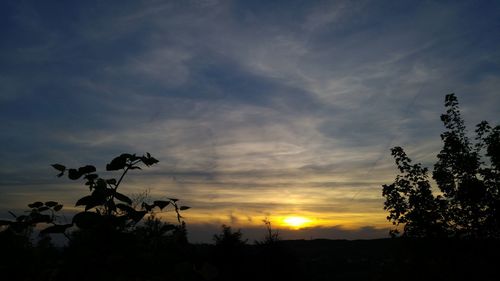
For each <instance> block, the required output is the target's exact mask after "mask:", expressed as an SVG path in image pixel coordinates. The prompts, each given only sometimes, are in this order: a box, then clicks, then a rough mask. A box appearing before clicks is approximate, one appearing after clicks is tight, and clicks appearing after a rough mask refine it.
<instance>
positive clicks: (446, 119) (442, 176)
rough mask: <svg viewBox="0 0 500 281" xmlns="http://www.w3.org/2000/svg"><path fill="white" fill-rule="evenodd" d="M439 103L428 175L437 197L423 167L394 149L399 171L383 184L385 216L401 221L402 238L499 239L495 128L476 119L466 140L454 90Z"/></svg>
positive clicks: (498, 137) (499, 130)
mask: <svg viewBox="0 0 500 281" xmlns="http://www.w3.org/2000/svg"><path fill="white" fill-rule="evenodd" d="M445 107H446V108H447V110H446V113H445V114H443V115H441V120H442V121H443V124H444V126H445V128H446V131H445V132H444V133H442V134H441V139H442V141H443V148H442V150H441V151H440V152H439V154H438V156H437V158H438V161H437V162H436V164H435V165H434V171H433V173H432V176H433V179H434V180H435V181H436V183H437V186H438V188H439V189H440V191H441V192H442V195H438V196H436V197H435V196H434V195H432V192H431V188H430V183H429V179H428V177H427V169H426V168H423V167H422V166H421V165H420V164H415V165H411V164H410V163H411V160H410V159H409V158H408V157H407V156H406V154H405V153H404V151H403V149H402V148H400V147H395V148H393V149H392V155H393V156H394V158H395V160H396V165H397V166H398V168H399V170H400V172H401V175H398V176H397V177H396V180H395V182H394V183H392V184H390V185H383V191H382V194H383V196H385V198H386V201H385V205H384V209H386V210H388V211H389V216H388V217H387V219H388V220H390V221H392V222H393V224H394V225H396V226H397V225H399V224H404V225H405V227H404V233H403V235H404V236H411V237H431V236H441V235H445V236H448V235H452V236H458V237H464V236H466V237H499V236H500V224H499V223H500V184H499V182H500V170H499V168H500V126H496V127H491V126H490V125H489V124H488V122H486V121H483V122H481V123H480V124H478V125H477V129H476V133H477V136H476V138H475V139H476V141H477V142H476V143H475V144H472V143H471V141H470V140H469V138H468V137H467V131H466V127H465V124H464V120H463V119H462V117H461V115H460V110H459V106H458V100H457V98H456V96H455V95H454V94H449V95H446V98H445ZM483 154H484V155H483ZM391 233H392V234H395V233H397V227H396V229H394V230H391Z"/></svg>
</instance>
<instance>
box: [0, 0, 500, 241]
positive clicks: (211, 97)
mask: <svg viewBox="0 0 500 281" xmlns="http://www.w3.org/2000/svg"><path fill="white" fill-rule="evenodd" d="M26 3H27V4H25V5H21V4H16V3H10V4H9V5H8V7H7V8H8V9H2V11H3V13H6V14H7V15H6V16H5V17H2V18H3V20H5V21H6V24H5V25H2V26H3V29H5V30H6V31H7V32H6V37H5V40H4V42H5V43H3V44H2V46H0V50H1V54H0V65H1V66H0V116H1V118H2V120H3V123H2V124H1V125H0V126H1V127H0V129H1V130H0V140H1V141H0V144H1V145H2V147H3V148H4V149H3V150H2V151H1V152H0V157H2V159H3V163H5V164H3V166H2V169H1V170H0V178H1V180H0V184H1V185H2V187H1V188H2V190H3V191H4V192H5V193H6V194H7V193H8V194H10V195H9V197H8V199H1V200H0V206H2V207H1V208H7V207H8V206H14V205H15V206H21V205H22V204H21V202H20V200H18V199H15V198H14V196H15V195H14V194H16V195H19V196H21V195H20V193H16V192H12V190H14V189H15V188H16V187H17V186H21V185H23V184H24V185H26V186H28V185H29V186H30V187H33V188H35V186H37V184H40V183H43V185H40V186H39V187H38V191H37V192H36V193H33V196H35V195H36V196H39V195H40V194H43V193H44V191H47V192H50V193H51V194H52V192H55V191H54V190H52V189H50V188H49V187H48V186H49V183H56V180H57V179H54V178H53V177H52V174H50V169H47V167H49V166H48V165H50V164H52V163H56V162H61V163H63V164H68V165H72V166H75V167H76V166H78V165H82V164H93V163H95V164H96V165H97V166H98V167H104V165H105V164H106V162H107V161H109V160H110V159H111V158H112V157H114V156H115V155H117V154H120V153H122V152H138V153H142V152H146V151H147V152H151V153H152V154H153V155H154V156H155V157H157V158H158V159H160V161H161V162H160V164H159V165H158V166H157V167H154V168H152V169H150V170H146V171H144V174H143V175H141V174H138V173H137V174H133V175H132V176H133V177H131V178H130V180H129V181H128V183H129V184H128V185H127V186H124V189H125V190H126V191H127V192H131V193H132V192H134V190H136V189H144V188H151V189H152V191H153V193H154V195H157V196H165V195H162V194H164V193H169V194H177V195H178V196H179V197H182V199H184V200H186V201H187V202H188V203H189V204H191V205H192V207H193V209H191V210H190V212H191V213H192V214H193V217H192V219H193V220H194V221H193V223H198V222H199V221H201V220H203V219H207V218H208V217H209V214H210V213H212V214H214V213H216V214H217V218H214V219H213V222H214V223H219V222H223V221H227V222H231V221H232V222H234V223H236V222H237V223H241V224H244V222H247V221H248V220H247V217H249V216H250V218H251V219H252V218H253V217H252V216H256V217H258V216H261V215H264V214H265V213H269V214H273V213H277V214H280V215H285V213H286V211H289V213H291V212H292V211H293V212H310V213H313V212H317V214H318V217H322V218H324V219H325V220H329V223H330V225H329V226H332V224H334V223H335V219H340V218H338V217H337V218H333V217H332V216H333V215H334V214H335V213H338V214H339V216H344V215H346V214H348V215H349V216H350V217H349V219H352V220H353V221H355V224H356V226H357V227H362V226H365V225H375V226H376V227H377V228H378V227H381V225H382V224H383V223H384V222H385V215H384V213H383V210H381V208H382V202H383V198H382V197H381V194H380V193H381V191H380V189H381V187H380V186H381V184H383V183H388V182H390V181H392V180H393V177H394V175H395V172H396V171H395V169H394V167H393V160H392V159H391V157H390V155H389V148H390V147H392V146H395V145H401V146H404V147H405V149H406V150H407V152H408V153H409V155H410V156H411V157H412V158H413V159H414V160H416V161H417V162H424V163H425V164H429V165H430V164H432V162H433V161H434V159H435V154H436V153H437V152H438V150H439V148H440V142H439V141H440V139H439V133H440V132H441V131H442V125H441V124H440V121H439V115H440V114H441V112H442V111H443V107H442V103H443V98H444V95H445V94H448V93H450V92H456V93H457V94H458V97H459V100H460V102H461V106H462V107H461V108H462V109H463V115H464V118H465V119H466V121H467V124H468V126H469V129H470V130H471V131H472V126H473V125H474V124H476V123H477V122H479V121H481V120H483V119H485V120H490V121H491V122H492V123H498V120H496V119H497V118H498V117H497V116H496V115H495V113H496V109H497V108H498V105H499V103H500V100H499V98H498V95H497V89H498V84H499V79H498V78H496V77H498V72H499V69H500V68H499V65H500V56H499V52H498V49H499V48H498V47H499V45H500V44H499V43H500V41H499V39H498V38H500V36H499V35H500V34H499V32H498V29H495V28H494V27H495V26H497V25H498V20H497V19H498V18H500V15H498V9H495V7H490V6H489V5H495V4H487V3H486V4H485V3H482V4H478V5H477V6H474V5H473V4H470V3H466V2H461V3H459V4H457V5H448V4H446V3H430V2H421V3H413V4H411V5H410V6H408V5H403V4H399V3H390V2H380V1H362V2H356V3H347V2H346V3H343V2H341V3H328V2H325V3H320V2H307V3H298V2H290V3H288V4H287V6H286V7H285V6H283V4H276V3H270V2H259V3H257V2H255V3H249V2H246V1H233V2H225V1H220V2H219V1H189V2H183V3H175V2H167V3H159V2H155V1H148V2H133V1H131V2H127V3H125V4H123V5H120V6H116V5H109V4H107V3H101V2H99V3H91V2H85V3H84V2H82V3H79V4H78V5H76V6H75V5H73V6H72V7H71V8H70V7H67V6H63V5H62V4H59V5H55V4H53V5H52V6H54V7H53V9H49V8H47V7H43V6H40V5H38V4H33V3H29V2H26ZM66 10H67V11H68V12H67V13H62V12H61V11H66ZM479 15H480V16H479ZM134 177H136V179H134ZM45 184H47V185H45ZM54 186H56V187H57V188H56V189H57V190H59V188H61V190H63V187H62V186H60V185H54ZM20 190H22V192H24V193H28V192H29V191H30V190H29V188H25V189H20ZM162 192H163V193H162ZM60 194H63V193H60ZM64 194H66V193H64ZM26 196H27V195H26ZM61 196H62V195H61ZM64 196H65V198H68V200H69V201H70V198H72V197H71V196H74V195H73V193H71V192H70V193H68V195H64ZM66 196H67V197H66ZM21 197H23V198H25V195H22V196H21ZM3 198H7V197H3ZM10 202H11V203H10ZM23 204H24V203H23ZM16 208H17V207H16ZM377 210H378V211H377ZM369 214H373V215H372V216H371V215H369ZM219 216H220V217H219ZM375 217H376V218H375ZM344 219H345V218H344ZM196 220H198V221H196ZM371 220H375V221H376V223H375V224H370V223H368V222H367V221H371ZM257 221H258V219H253V221H252V223H257ZM324 227H328V226H324ZM370 231H371V230H370ZM370 231H368V232H370ZM318 233H319V232H318ZM338 233H339V235H341V233H343V232H338ZM344 234H345V235H351V234H348V233H344ZM353 235H354V234H353ZM356 235H360V236H362V234H356ZM353 237H354V236H353Z"/></svg>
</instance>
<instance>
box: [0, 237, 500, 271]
mask: <svg viewBox="0 0 500 281" xmlns="http://www.w3.org/2000/svg"><path fill="white" fill-rule="evenodd" d="M122 246H123V245H122ZM2 247H3V248H2V249H0V250H1V257H2V258H1V261H2V263H1V266H0V280H5V281H10V280H37V281H42V280H86V281H91V280H106V281H111V280H122V281H125V280H214V281H217V280H398V279H402V280H500V243H499V241H494V240H488V241H485V240H481V241H473V240H465V241H464V240H461V241H459V240H403V239H380V240H364V241H345V240H294V241H280V242H278V243H272V244H263V245H244V246H241V245H239V246H238V245H236V246H234V245H233V246H231V245H226V246H223V247H221V246H218V247H216V246H214V245H192V244H185V245H183V246H181V245H178V244H176V245H175V246H172V245H170V246H165V245H158V246H157V247H156V248H151V249H148V250H145V249H141V248H134V247H131V245H127V247H125V246H123V247H122V248H120V249H121V250H117V249H118V248H114V250H112V248H110V247H109V245H105V244H102V245H99V246H98V249H97V248H96V249H89V248H86V247H84V248H78V246H74V247H73V248H72V249H71V250H68V249H66V250H62V249H54V248H45V249H42V248H37V249H35V250H33V249H31V250H25V251H19V250H16V251H13V250H14V249H13V248H12V247H10V246H9V245H5V244H3V245H2Z"/></svg>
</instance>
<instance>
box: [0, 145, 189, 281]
mask: <svg viewBox="0 0 500 281" xmlns="http://www.w3.org/2000/svg"><path fill="white" fill-rule="evenodd" d="M156 163H158V160H157V159H155V158H154V157H152V156H151V155H150V154H149V153H147V154H145V155H143V156H136V155H135V154H122V155H120V156H118V157H115V158H114V159H112V161H111V162H110V163H109V164H107V165H106V170H107V171H118V172H120V173H119V176H118V177H117V178H103V177H100V176H99V175H98V174H97V173H96V168H95V167H94V166H92V165H85V166H82V167H80V168H77V169H75V168H66V167H65V166H64V165H61V164H53V165H52V167H53V168H54V169H56V170H57V171H58V174H57V176H58V177H62V176H65V175H67V177H68V178H69V179H70V180H75V181H76V180H80V179H83V181H84V184H85V186H87V188H88V189H89V191H90V195H87V196H84V197H82V198H80V199H78V200H77V202H76V204H75V206H77V207H78V206H82V207H83V208H84V210H83V211H81V212H78V213H77V214H75V215H74V216H73V219H72V222H71V223H69V224H60V223H59V222H58V215H57V214H58V213H59V212H60V211H61V210H62V209H63V205H61V204H59V203H58V202H55V201H48V202H45V203H43V202H41V201H37V202H34V203H31V204H29V205H28V207H29V208H30V209H31V210H30V211H28V212H27V214H26V215H19V216H17V215H15V214H13V213H11V215H12V216H13V217H14V220H11V221H10V220H2V221H0V224H1V226H2V227H3V228H4V230H3V231H2V232H0V240H1V244H2V245H9V246H8V248H7V247H5V249H6V250H7V251H5V252H4V254H6V255H7V256H8V259H5V260H4V259H2V264H5V265H8V266H7V267H6V270H5V271H4V272H3V274H4V275H5V276H8V277H9V278H10V279H9V280H31V279H33V280H34V279H35V278H34V276H31V275H30V274H34V273H35V272H37V270H34V271H25V270H24V271H23V270H22V266H21V265H22V263H19V262H17V261H19V260H23V259H26V256H34V257H36V256H37V255H38V254H37V253H38V252H39V251H40V250H41V249H43V248H44V247H45V246H44V245H47V246H48V248H51V247H50V234H58V233H59V234H64V235H65V236H66V237H67V238H68V239H69V243H68V245H67V247H65V249H64V252H63V253H62V256H59V257H60V260H59V261H57V258H54V260H50V259H48V261H52V262H58V263H59V265H57V266H56V265H54V264H49V265H46V264H44V263H43V262H41V261H37V262H33V264H34V265H36V266H37V267H41V268H40V271H47V272H50V275H51V276H52V275H56V276H57V278H56V277H50V278H49V277H47V280H56V279H57V280H89V279H91V280H115V279H116V280H118V279H119V278H120V277H121V278H122V279H126V280H131V277H133V276H142V277H144V276H146V277H147V276H148V274H144V272H143V270H142V269H141V267H145V266H147V265H148V264H149V265H151V264H155V262H154V258H157V257H160V258H161V257H163V258H164V260H170V261H171V262H172V265H171V266H167V267H165V266H158V267H157V268H158V269H160V268H161V269H165V268H170V267H173V266H175V264H178V263H183V262H186V261H187V257H186V254H185V248H186V247H187V232H186V225H185V222H184V221H183V218H182V216H181V211H185V210H187V209H189V208H190V207H188V206H183V205H179V200H178V199H175V198H168V199H167V200H156V201H153V202H146V201H143V202H140V204H133V201H132V200H131V199H130V198H129V197H128V196H126V195H125V194H123V193H121V192H120V189H119V188H120V186H121V184H122V183H123V181H124V178H125V176H126V175H127V173H128V172H129V171H130V170H140V169H142V168H141V166H142V167H144V166H145V167H150V166H152V165H155V164H156ZM134 207H135V208H134ZM167 208H170V209H172V210H173V211H174V212H175V217H176V221H177V224H171V223H166V222H163V221H161V220H159V219H158V218H157V217H156V216H155V214H156V213H157V212H158V211H165V210H167ZM145 217H146V219H145V220H144V218H145ZM140 222H144V223H142V224H139V223H140ZM35 228H37V229H40V228H42V229H41V230H40V231H39V233H40V236H41V239H40V240H39V243H38V247H36V248H34V247H33V246H32V243H31V240H30V235H31V233H33V232H34V229H35ZM45 248H47V247H45ZM52 249H53V248H52ZM165 253H167V254H166V255H165ZM56 256H57V255H56ZM153 257H154V258H153ZM44 258H47V257H44ZM45 267H47V268H45ZM89 269H90V270H89ZM56 273H57V274H56ZM158 274H159V273H158V272H157V270H156V269H155V270H151V272H150V275H158ZM176 274H179V273H176ZM180 274H181V275H183V276H189V275H190V274H194V273H193V270H192V269H189V268H186V269H185V270H184V271H183V272H182V273H180ZM170 275H175V274H174V273H171V274H170ZM117 278H118V279H117ZM39 279H40V280H44V278H42V277H40V278H39Z"/></svg>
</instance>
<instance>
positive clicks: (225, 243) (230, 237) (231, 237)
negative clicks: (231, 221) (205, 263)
mask: <svg viewBox="0 0 500 281" xmlns="http://www.w3.org/2000/svg"><path fill="white" fill-rule="evenodd" d="M242 236H243V234H242V233H241V230H237V231H232V229H231V227H230V226H227V225H225V224H223V225H222V232H221V234H218V235H217V234H215V235H214V242H215V245H216V246H218V247H222V248H236V247H241V246H243V245H245V244H246V243H247V239H245V240H243V239H242Z"/></svg>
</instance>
